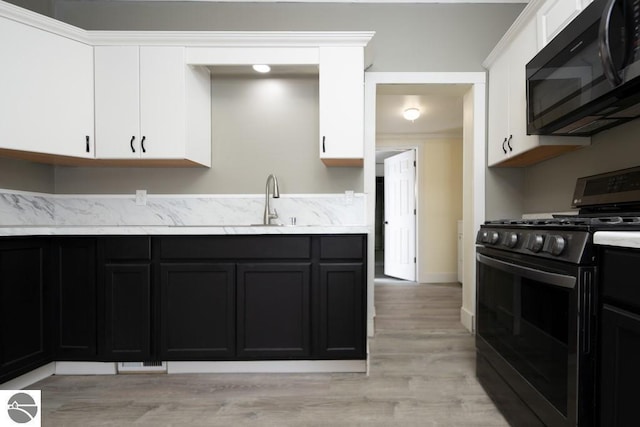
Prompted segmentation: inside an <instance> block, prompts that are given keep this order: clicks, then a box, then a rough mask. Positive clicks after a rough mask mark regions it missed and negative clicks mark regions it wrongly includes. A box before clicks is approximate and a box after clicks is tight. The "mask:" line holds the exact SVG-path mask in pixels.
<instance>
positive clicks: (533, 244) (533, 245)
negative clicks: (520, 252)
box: [527, 234, 544, 252]
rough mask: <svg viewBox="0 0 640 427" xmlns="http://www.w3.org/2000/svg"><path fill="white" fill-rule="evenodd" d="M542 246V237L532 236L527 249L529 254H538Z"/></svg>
mask: <svg viewBox="0 0 640 427" xmlns="http://www.w3.org/2000/svg"><path fill="white" fill-rule="evenodd" d="M543 246H544V236H543V235H541V234H532V235H530V236H529V241H528V242H527V249H529V250H530V251H531V252H540V251H541V250H542V247H543Z"/></svg>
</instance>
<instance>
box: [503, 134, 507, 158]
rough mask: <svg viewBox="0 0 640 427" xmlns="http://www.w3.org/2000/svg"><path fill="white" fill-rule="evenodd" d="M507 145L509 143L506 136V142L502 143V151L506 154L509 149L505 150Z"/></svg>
mask: <svg viewBox="0 0 640 427" xmlns="http://www.w3.org/2000/svg"><path fill="white" fill-rule="evenodd" d="M506 143H507V137H506V136H505V137H504V141H502V151H504V154H507V149H506V148H504V144H506Z"/></svg>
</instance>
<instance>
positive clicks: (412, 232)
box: [384, 150, 416, 281]
mask: <svg viewBox="0 0 640 427" xmlns="http://www.w3.org/2000/svg"><path fill="white" fill-rule="evenodd" d="M415 160H416V152H415V150H408V151H405V152H403V153H400V154H396V155H395V156H391V157H388V158H386V159H385V160H384V224H385V229H384V232H385V235H384V274H385V275H387V276H392V277H397V278H399V279H404V280H411V281H415V280H416V258H415V257H416V196H415V181H416V167H415Z"/></svg>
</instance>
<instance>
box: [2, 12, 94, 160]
mask: <svg viewBox="0 0 640 427" xmlns="http://www.w3.org/2000/svg"><path fill="white" fill-rule="evenodd" d="M0 58H3V61H2V66H0V117H2V118H3V119H2V120H1V121H0V148H5V149H11V150H19V151H28V152H35V153H44V154H53V155H61V156H71V157H93V156H94V151H93V48H92V47H91V46H88V45H85V44H83V43H80V42H77V41H74V40H71V39H68V38H66V37H62V36H58V35H55V34H53V33H50V32H47V31H43V30H40V29H37V28H34V27H31V26H28V25H24V24H21V23H17V22H15V21H12V20H9V19H5V18H0Z"/></svg>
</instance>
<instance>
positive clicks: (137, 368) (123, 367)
mask: <svg viewBox="0 0 640 427" xmlns="http://www.w3.org/2000/svg"><path fill="white" fill-rule="evenodd" d="M166 372H167V362H118V373H119V374H147V373H166Z"/></svg>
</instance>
